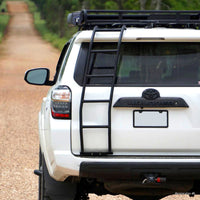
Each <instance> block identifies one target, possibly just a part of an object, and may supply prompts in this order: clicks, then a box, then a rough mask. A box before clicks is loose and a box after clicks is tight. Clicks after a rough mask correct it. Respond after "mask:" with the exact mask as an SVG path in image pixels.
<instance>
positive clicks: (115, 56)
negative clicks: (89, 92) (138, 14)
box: [79, 25, 126, 156]
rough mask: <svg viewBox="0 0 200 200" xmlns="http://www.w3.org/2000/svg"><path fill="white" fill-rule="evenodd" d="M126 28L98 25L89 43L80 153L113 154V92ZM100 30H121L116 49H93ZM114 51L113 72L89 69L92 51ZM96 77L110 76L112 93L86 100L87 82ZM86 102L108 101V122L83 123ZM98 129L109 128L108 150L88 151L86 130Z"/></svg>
mask: <svg viewBox="0 0 200 200" xmlns="http://www.w3.org/2000/svg"><path fill="white" fill-rule="evenodd" d="M125 29H126V27H125V25H123V26H122V27H121V28H98V26H95V27H94V29H93V33H92V37H91V40H90V44H89V49H88V55H87V60H86V66H85V72H84V80H83V88H82V94H81V102H80V110H79V115H80V145H81V152H80V155H82V156H95V155H96V156H103V155H109V154H112V145H111V107H112V99H113V92H114V85H115V82H116V75H117V65H118V61H119V54H120V47H121V42H122V37H123V33H124V30H125ZM99 31H119V32H120V34H119V40H118V43H117V48H116V49H104V50H102V49H101V50H94V49H93V43H94V39H95V35H96V32H99ZM102 52H104V53H114V66H109V67H108V68H109V69H113V73H112V74H91V72H90V71H91V70H89V68H90V67H89V65H90V60H91V54H92V53H102ZM94 77H102V78H103V77H110V78H111V80H112V81H111V83H110V85H109V87H110V95H109V99H97V100H88V99H87V100H86V99H85V91H86V87H87V83H88V81H89V80H90V79H91V78H94ZM85 103H107V104H108V124H105V125H84V124H83V105H84V104H85ZM91 128H92V129H98V128H104V129H107V130H108V150H107V151H105V152H86V151H85V149H84V130H85V129H91Z"/></svg>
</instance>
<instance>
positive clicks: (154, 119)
mask: <svg viewBox="0 0 200 200" xmlns="http://www.w3.org/2000/svg"><path fill="white" fill-rule="evenodd" d="M168 126H169V114H168V110H134V111H133V127H134V128H168Z"/></svg>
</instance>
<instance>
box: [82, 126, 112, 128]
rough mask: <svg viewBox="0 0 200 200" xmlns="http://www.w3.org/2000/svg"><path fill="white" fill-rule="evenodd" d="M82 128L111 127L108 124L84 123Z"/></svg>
mask: <svg viewBox="0 0 200 200" xmlns="http://www.w3.org/2000/svg"><path fill="white" fill-rule="evenodd" d="M82 128H109V126H108V125H83V126H82Z"/></svg>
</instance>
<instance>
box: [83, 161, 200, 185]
mask: <svg viewBox="0 0 200 200" xmlns="http://www.w3.org/2000/svg"><path fill="white" fill-rule="evenodd" d="M148 174H154V175H157V176H159V177H166V178H167V179H170V180H200V163H198V162H197V163H195V162H192V163H188V162H141V163H140V162H121V163H119V162H106V163H105V162H82V163H81V165H80V176H81V177H86V178H97V179H103V180H132V181H134V180H135V181H140V180H143V178H144V176H145V175H148Z"/></svg>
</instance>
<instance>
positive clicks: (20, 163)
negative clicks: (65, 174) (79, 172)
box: [0, 1, 200, 200]
mask: <svg viewBox="0 0 200 200" xmlns="http://www.w3.org/2000/svg"><path fill="white" fill-rule="evenodd" d="M8 11H9V12H10V14H11V16H12V17H11V20H10V23H9V27H8V30H7V34H6V37H5V38H4V40H3V42H2V43H1V44H0V199H1V200H37V177H35V176H34V175H33V169H35V168H37V167H38V144H39V143H38V133H37V117H38V111H39V109H40V104H41V100H42V97H43V96H45V95H46V93H47V90H48V87H36V86H30V85H28V84H26V83H25V82H24V80H23V77H24V72H25V71H26V70H28V69H30V68H34V67H48V68H50V69H51V72H52V74H53V73H54V69H55V66H56V62H57V60H58V57H59V53H60V52H59V51H58V50H56V49H54V48H52V46H51V45H50V44H48V43H46V42H44V41H43V40H42V39H41V38H40V36H39V35H38V34H37V32H36V31H35V30H34V28H33V21H32V17H31V15H30V14H29V12H28V8H27V5H26V4H25V3H23V2H13V1H11V2H8ZM90 199H91V200H95V199H101V200H111V199H118V200H125V199H127V198H124V197H122V196H118V197H111V196H106V197H98V198H97V197H96V196H94V195H91V198H90ZM172 199H173V200H174V199H177V200H189V199H190V198H189V197H186V196H180V195H179V196H171V197H167V198H165V200H172ZM197 199H200V198H199V197H195V198H193V200H197Z"/></svg>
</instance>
